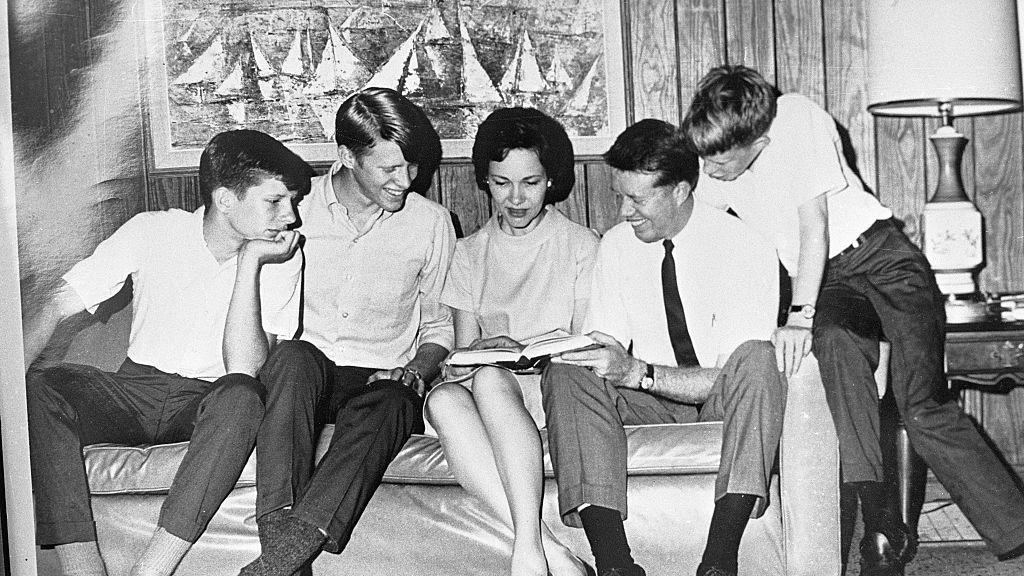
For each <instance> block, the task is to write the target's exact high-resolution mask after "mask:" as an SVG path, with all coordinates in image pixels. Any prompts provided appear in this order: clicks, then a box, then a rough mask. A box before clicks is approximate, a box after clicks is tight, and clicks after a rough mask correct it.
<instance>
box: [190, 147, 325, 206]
mask: <svg viewBox="0 0 1024 576" xmlns="http://www.w3.org/2000/svg"><path fill="white" fill-rule="evenodd" d="M314 174H315V173H314V171H313V168H312V167H311V166H310V165H309V164H307V163H306V161H305V160H303V159H302V158H299V155H298V154H296V153H295V152H292V151H291V150H289V149H288V148H287V147H285V145H284V144H282V143H281V142H279V141H278V140H277V139H276V138H274V137H273V136H270V135H269V134H264V133H263V132H259V131H257V130H228V131H227V132H221V133H220V134H217V135H216V136H214V137H213V138H211V139H210V142H209V144H207V145H206V148H205V149H203V153H202V155H201V156H200V157H199V195H200V197H201V198H202V200H203V205H204V206H206V207H207V208H209V207H210V204H211V202H212V201H213V191H214V190H216V189H217V188H220V187H221V186H223V187H224V188H227V189H228V190H231V191H232V192H234V193H235V195H236V196H238V197H239V198H242V197H243V196H244V195H245V193H246V192H247V191H248V190H249V188H252V187H253V186H258V185H259V184H260V183H261V182H263V181H264V180H267V179H274V180H278V181H280V182H281V183H282V184H284V186H285V188H287V189H288V190H291V191H293V192H297V193H298V194H299V196H302V195H304V194H306V193H308V192H309V186H310V183H309V179H310V178H312V177H313V176H314Z"/></svg>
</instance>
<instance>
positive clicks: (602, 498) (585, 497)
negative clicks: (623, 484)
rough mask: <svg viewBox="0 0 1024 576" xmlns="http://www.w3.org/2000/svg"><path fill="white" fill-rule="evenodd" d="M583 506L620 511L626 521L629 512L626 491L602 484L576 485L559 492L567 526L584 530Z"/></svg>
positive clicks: (561, 489)
mask: <svg viewBox="0 0 1024 576" xmlns="http://www.w3.org/2000/svg"><path fill="white" fill-rule="evenodd" d="M583 504H589V505H591V506H600V507H602V508H611V509H612V510H618V512H619V515H620V516H622V519H623V520H625V519H626V517H627V515H628V511H627V506H626V493H625V491H624V490H617V489H615V487H613V486H608V485H601V484H587V483H585V482H584V483H582V484H575V485H572V486H567V487H565V488H560V490H559V492H558V506H559V514H561V516H562V522H563V523H564V524H565V525H566V526H572V527H574V528H582V527H583V522H582V521H581V520H580V514H579V511H578V509H579V507H580V506H582V505H583Z"/></svg>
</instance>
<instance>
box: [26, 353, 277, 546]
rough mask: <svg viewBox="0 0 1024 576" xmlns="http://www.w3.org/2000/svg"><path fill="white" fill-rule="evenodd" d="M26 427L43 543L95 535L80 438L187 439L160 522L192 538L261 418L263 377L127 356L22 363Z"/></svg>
mask: <svg viewBox="0 0 1024 576" xmlns="http://www.w3.org/2000/svg"><path fill="white" fill-rule="evenodd" d="M27 380H28V388H27V390H28V433H29V444H30V458H31V462H32V484H33V492H34V494H35V506H36V532H37V537H36V538H37V541H38V542H39V544H40V545H42V546H54V545H58V544H67V543H69V542H88V541H95V540H96V528H95V525H94V523H93V517H92V509H91V508H90V506H89V484H88V480H87V477H86V473H85V465H84V461H83V459H82V447H83V446H86V445H88V444H97V443H100V442H113V443H117V444H126V445H129V446H137V445H142V444H166V443H171V442H182V441H185V440H189V441H190V443H189V446H188V452H186V453H185V458H184V459H183V460H182V462H181V465H180V466H179V467H178V472H177V473H176V474H175V476H174V481H173V482H172V483H171V488H170V491H169V492H168V494H167V498H166V499H165V500H164V504H163V506H162V507H161V510H160V522H159V526H161V527H162V528H164V529H165V530H167V531H168V532H170V533H171V534H173V535H175V536H177V537H179V538H181V539H183V540H187V541H189V542H195V541H196V540H198V539H199V536H200V535H201V534H202V533H203V530H205V529H206V525H207V524H208V523H209V522H210V519H211V518H213V515H214V514H216V513H217V509H218V508H220V505H221V502H223V501H224V498H226V497H227V495H228V493H229V492H231V490H232V489H233V488H234V487H235V482H236V481H237V480H238V476H239V474H241V473H242V468H243V467H244V466H245V463H246V461H247V460H248V459H249V454H250V453H252V449H253V444H255V442H256V431H257V430H258V429H259V424H260V420H262V419H263V398H264V391H263V385H262V384H260V383H259V381H257V380H256V379H255V378H253V377H251V376H247V375H245V374H227V375H225V376H222V377H220V378H218V379H217V380H216V381H214V382H206V381H204V380H196V379H193V378H185V377H182V376H179V375H177V374H168V373H166V372H161V371H159V370H157V369H156V368H153V367H152V366H146V365H144V364H136V363H135V362H133V361H132V360H131V359H127V360H125V361H124V364H122V365H121V368H120V369H119V370H118V371H117V372H116V373H113V374H112V373H109V372H103V371H101V370H98V369H96V368H93V367H91V366H82V365H78V364H61V365H59V366H55V367H53V368H49V369H45V370H39V371H32V372H29V373H28V376H27Z"/></svg>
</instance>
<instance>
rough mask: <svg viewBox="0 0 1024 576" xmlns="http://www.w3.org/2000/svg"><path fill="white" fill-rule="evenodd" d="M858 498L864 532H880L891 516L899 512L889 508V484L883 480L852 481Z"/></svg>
mask: <svg viewBox="0 0 1024 576" xmlns="http://www.w3.org/2000/svg"><path fill="white" fill-rule="evenodd" d="M853 485H854V487H855V488H856V490H857V496H858V497H859V498H860V512H861V515H862V517H863V519H864V532H865V533H871V532H881V531H882V530H883V529H884V528H885V526H886V525H887V524H888V523H889V521H890V519H892V518H899V514H897V513H896V511H895V510H893V509H891V504H890V503H889V486H888V485H887V484H885V483H884V482H853Z"/></svg>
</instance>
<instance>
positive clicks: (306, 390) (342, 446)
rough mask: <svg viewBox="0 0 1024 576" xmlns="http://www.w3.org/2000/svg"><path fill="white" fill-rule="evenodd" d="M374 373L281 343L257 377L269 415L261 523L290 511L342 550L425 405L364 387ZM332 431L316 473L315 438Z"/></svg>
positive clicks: (409, 395)
mask: <svg viewBox="0 0 1024 576" xmlns="http://www.w3.org/2000/svg"><path fill="white" fill-rule="evenodd" d="M376 371H377V369H376V368H363V367H352V366H336V365H335V364H334V363H333V362H331V361H330V359H328V358H327V356H325V355H324V353H323V352H321V351H320V350H319V349H317V347H316V346H314V345H312V344H310V343H308V342H304V341H301V340H288V341H285V342H280V343H279V344H278V345H277V346H276V347H275V348H274V351H273V352H272V353H271V355H270V358H269V359H267V363H266V364H265V365H264V366H263V369H262V370H261V371H260V380H261V381H262V382H263V384H264V385H265V386H266V388H267V413H266V417H265V418H264V420H263V424H262V426H260V431H259V437H258V440H257V443H256V485H257V498H256V517H257V519H259V518H262V517H263V516H264V515H266V514H268V513H270V512H273V511H274V510H278V509H280V508H284V507H286V506H292V513H293V514H294V515H295V516H296V517H297V518H299V519H301V520H303V521H305V522H307V523H309V524H312V525H314V526H316V527H317V528H320V529H321V530H323V531H324V532H326V533H327V535H328V541H327V544H326V546H325V548H324V549H325V550H327V551H328V552H334V553H338V552H340V551H341V550H342V549H344V547H345V545H346V544H347V543H348V540H349V538H350V537H351V535H352V529H353V528H354V527H355V525H356V522H357V521H358V520H359V517H360V516H361V515H362V513H363V510H364V509H365V508H366V504H367V502H369V501H370V497H372V496H373V493H374V491H376V490H377V486H379V485H380V482H381V480H382V479H383V477H384V471H385V470H387V467H388V464H390V463H391V461H392V460H393V459H394V458H395V456H397V455H398V452H399V451H400V450H401V449H402V446H403V445H404V444H405V441H406V440H408V439H409V436H411V435H412V434H413V433H414V432H422V431H423V417H422V409H423V402H422V400H421V399H420V398H419V396H417V395H416V393H415V392H414V391H413V390H411V389H410V388H408V387H407V386H403V385H402V384H400V383H398V382H395V381H393V380H378V381H376V382H374V383H373V384H370V385H367V383H366V381H367V379H368V378H369V377H370V375H371V374H373V373H374V372H376ZM325 423H333V424H334V426H335V427H334V436H333V437H332V438H331V442H330V445H329V446H328V448H327V453H326V454H324V456H323V458H322V459H321V460H320V462H319V464H316V465H315V467H314V449H315V447H316V440H317V433H318V432H319V430H320V429H321V428H322V427H323V425H324V424H325Z"/></svg>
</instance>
